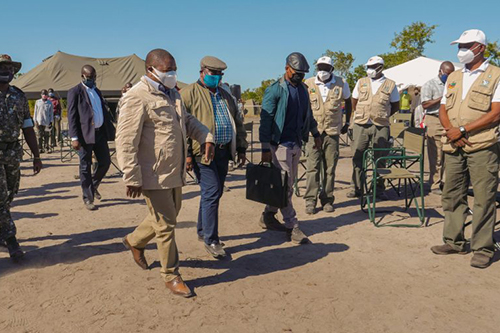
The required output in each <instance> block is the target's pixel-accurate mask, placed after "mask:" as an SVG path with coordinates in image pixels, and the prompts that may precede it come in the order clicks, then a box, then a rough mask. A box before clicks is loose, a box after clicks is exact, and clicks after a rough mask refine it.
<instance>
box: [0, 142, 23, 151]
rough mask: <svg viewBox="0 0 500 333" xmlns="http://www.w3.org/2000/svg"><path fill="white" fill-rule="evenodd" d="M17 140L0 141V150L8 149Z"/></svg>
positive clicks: (15, 143)
mask: <svg viewBox="0 0 500 333" xmlns="http://www.w3.org/2000/svg"><path fill="white" fill-rule="evenodd" d="M18 143H19V141H14V142H0V150H8V149H12V148H14V147H15V146H16V145H17V144H18Z"/></svg>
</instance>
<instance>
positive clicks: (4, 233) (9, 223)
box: [0, 163, 20, 240]
mask: <svg viewBox="0 0 500 333" xmlns="http://www.w3.org/2000/svg"><path fill="white" fill-rule="evenodd" d="M19 179H20V168H19V163H8V164H1V163H0V240H5V239H7V238H10V237H12V236H15V235H16V225H15V224H14V220H12V216H11V215H10V204H11V203H12V200H14V195H16V194H17V191H18V190H19Z"/></svg>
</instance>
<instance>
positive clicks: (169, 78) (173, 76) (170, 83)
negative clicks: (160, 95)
mask: <svg viewBox="0 0 500 333" xmlns="http://www.w3.org/2000/svg"><path fill="white" fill-rule="evenodd" d="M150 73H151V74H153V76H154V77H155V78H157V79H158V81H160V82H161V83H162V84H163V85H164V86H165V87H167V88H168V89H173V88H174V87H175V86H176V85H177V72H176V71H170V72H166V73H163V72H160V71H159V70H157V69H156V68H154V67H153V72H151V71H150Z"/></svg>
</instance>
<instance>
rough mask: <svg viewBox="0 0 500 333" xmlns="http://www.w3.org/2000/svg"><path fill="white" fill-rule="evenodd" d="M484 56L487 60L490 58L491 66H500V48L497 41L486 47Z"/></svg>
mask: <svg viewBox="0 0 500 333" xmlns="http://www.w3.org/2000/svg"><path fill="white" fill-rule="evenodd" d="M484 55H485V56H486V57H487V58H490V62H491V63H492V64H494V65H497V66H500V46H499V45H498V41H496V42H493V43H488V45H486V52H485V54H484Z"/></svg>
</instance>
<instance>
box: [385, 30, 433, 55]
mask: <svg viewBox="0 0 500 333" xmlns="http://www.w3.org/2000/svg"><path fill="white" fill-rule="evenodd" d="M436 28H437V25H430V26H429V25H427V24H425V23H424V22H414V23H412V24H410V25H408V26H406V27H404V28H403V31H401V32H400V33H398V34H395V35H394V39H393V40H392V42H391V47H392V48H395V49H396V52H404V53H406V54H407V57H408V58H409V59H410V60H411V59H415V58H417V57H420V56H421V55H423V54H424V50H425V45H426V44H427V43H434V40H433V39H432V35H433V34H434V30H435V29H436Z"/></svg>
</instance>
